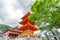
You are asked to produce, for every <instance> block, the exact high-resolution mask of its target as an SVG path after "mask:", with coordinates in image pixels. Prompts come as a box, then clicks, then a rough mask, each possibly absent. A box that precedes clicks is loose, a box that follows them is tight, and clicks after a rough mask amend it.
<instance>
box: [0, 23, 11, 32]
mask: <svg viewBox="0 0 60 40" xmlns="http://www.w3.org/2000/svg"><path fill="white" fill-rule="evenodd" d="M9 28H11V27H10V26H8V25H4V24H0V31H2V32H4V31H5V30H7V29H9Z"/></svg>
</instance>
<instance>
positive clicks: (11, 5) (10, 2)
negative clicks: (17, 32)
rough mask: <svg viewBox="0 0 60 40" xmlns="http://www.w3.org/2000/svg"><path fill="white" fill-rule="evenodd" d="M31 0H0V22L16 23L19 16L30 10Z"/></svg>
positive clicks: (15, 24)
mask: <svg viewBox="0 0 60 40" xmlns="http://www.w3.org/2000/svg"><path fill="white" fill-rule="evenodd" d="M32 2H33V0H0V24H6V25H9V26H11V27H15V26H17V25H19V26H20V24H19V22H20V21H21V19H20V18H21V17H22V16H24V15H25V14H26V13H27V12H28V11H30V6H31V4H32Z"/></svg>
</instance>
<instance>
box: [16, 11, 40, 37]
mask: <svg viewBox="0 0 60 40" xmlns="http://www.w3.org/2000/svg"><path fill="white" fill-rule="evenodd" d="M29 15H30V12H28V13H27V14H26V15H25V16H23V17H22V18H21V19H22V21H21V22H19V24H22V26H21V27H19V28H17V30H19V31H23V32H22V33H21V34H20V35H19V36H21V37H29V36H30V37H34V31H37V30H39V28H37V27H35V22H33V21H31V20H29V19H28V16H29Z"/></svg>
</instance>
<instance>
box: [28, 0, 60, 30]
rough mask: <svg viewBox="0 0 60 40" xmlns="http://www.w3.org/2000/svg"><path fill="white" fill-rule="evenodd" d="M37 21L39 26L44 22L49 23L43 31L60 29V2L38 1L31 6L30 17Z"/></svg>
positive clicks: (51, 0)
mask: <svg viewBox="0 0 60 40" xmlns="http://www.w3.org/2000/svg"><path fill="white" fill-rule="evenodd" d="M28 18H29V19H30V20H32V21H35V22H36V25H37V26H40V25H41V24H42V23H43V22H45V24H46V23H49V25H46V26H44V27H40V28H41V29H52V28H54V27H56V28H59V27H60V0H36V1H35V2H34V3H33V4H32V6H31V15H30V16H29V17H28Z"/></svg>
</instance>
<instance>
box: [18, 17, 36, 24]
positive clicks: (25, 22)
mask: <svg viewBox="0 0 60 40" xmlns="http://www.w3.org/2000/svg"><path fill="white" fill-rule="evenodd" d="M27 23H31V24H32V25H34V24H35V22H33V21H31V20H29V19H28V18H26V19H24V20H23V21H21V22H19V24H22V25H25V24H27Z"/></svg>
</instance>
